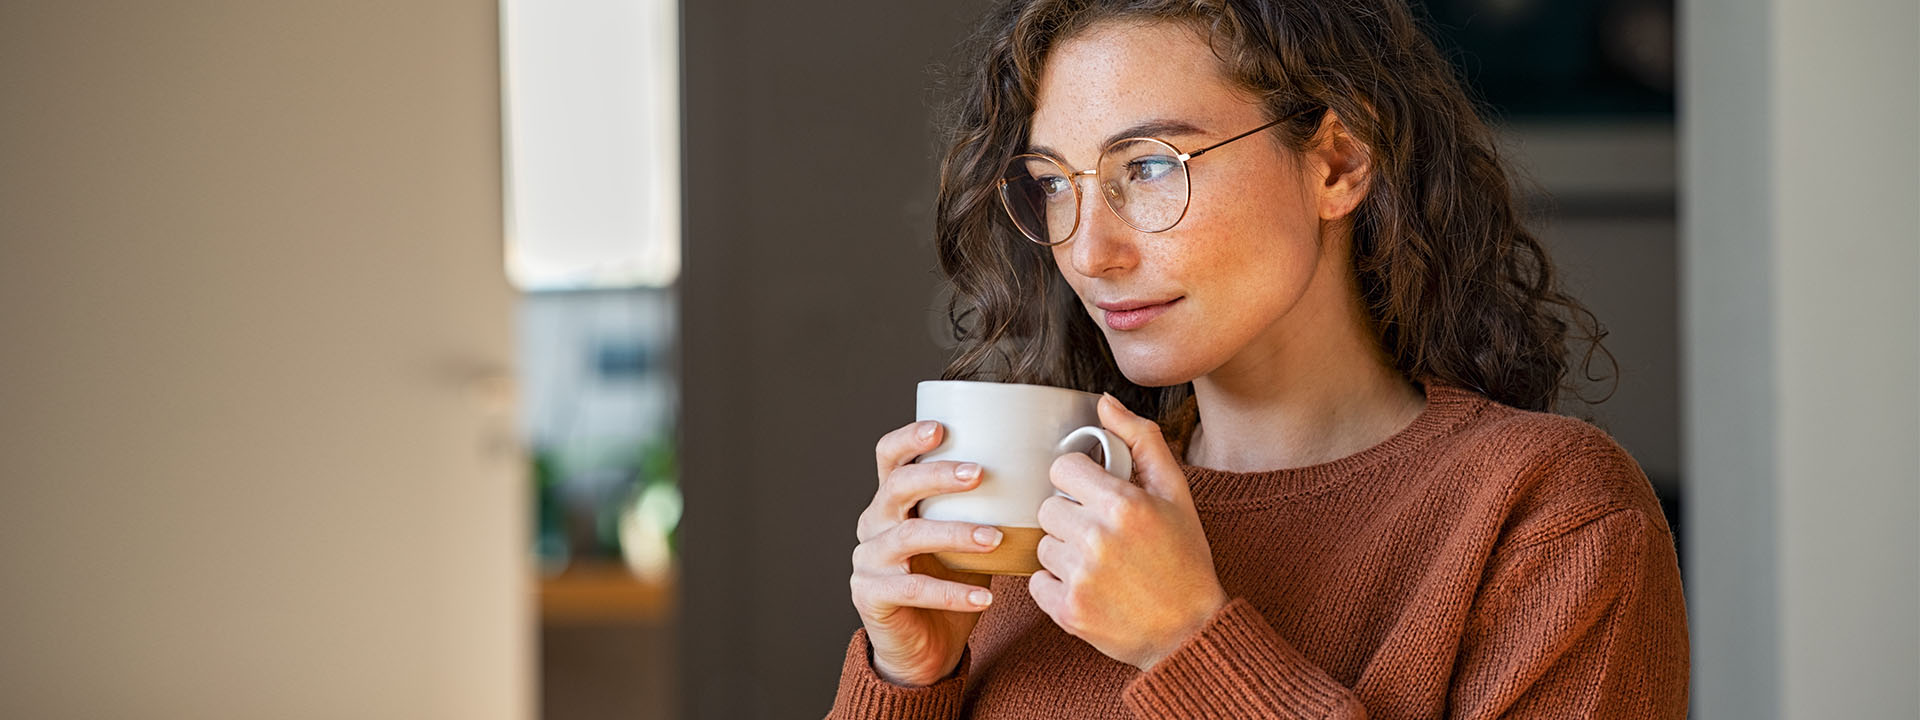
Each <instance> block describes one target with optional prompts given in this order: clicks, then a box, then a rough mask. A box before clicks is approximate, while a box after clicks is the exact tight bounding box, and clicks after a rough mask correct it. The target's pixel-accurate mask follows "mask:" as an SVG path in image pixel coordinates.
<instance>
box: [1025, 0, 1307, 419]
mask: <svg viewBox="0 0 1920 720" xmlns="http://www.w3.org/2000/svg"><path fill="white" fill-rule="evenodd" d="M1038 100H1039V102H1038V107H1037V110H1036V111H1035V113H1034V116H1033V126H1032V133H1031V135H1030V137H1031V139H1032V144H1033V147H1035V148H1049V149H1051V154H1053V155H1055V157H1057V158H1058V159H1060V160H1062V161H1064V162H1065V163H1066V165H1067V168H1068V169H1069V170H1076V171H1077V170H1084V169H1087V168H1092V167H1094V166H1095V164H1096V162H1097V160H1098V158H1099V155H1100V151H1101V149H1102V148H1103V147H1105V146H1106V144H1107V142H1108V141H1109V140H1110V139H1113V138H1117V137H1127V136H1132V135H1148V136H1152V137H1158V138H1160V139H1162V140H1165V141H1167V142H1169V143H1171V144H1172V145H1173V146H1174V147H1176V148H1179V149H1180V151H1181V152H1192V151H1194V150H1195V149H1198V148H1202V147H1205V146H1208V145H1211V144H1213V143H1217V142H1219V141H1221V140H1225V139H1227V138H1230V137H1233V136H1235V135H1238V134H1240V133H1243V132H1246V131H1248V130H1251V129H1253V128H1256V127H1259V126H1261V125H1263V124H1265V123H1266V122H1267V121H1268V120H1269V119H1270V118H1268V117H1267V115H1266V114H1265V113H1264V111H1263V109H1262V108H1261V106H1259V105H1258V104H1256V103H1254V102H1252V101H1250V100H1249V99H1248V98H1247V97H1245V96H1244V95H1243V94H1242V93H1240V92H1237V91H1236V90H1235V88H1234V86H1233V85H1232V84H1231V83H1230V81H1229V79H1228V78H1227V77H1226V76H1225V74H1224V71H1223V69H1222V68H1221V66H1220V63H1219V61H1218V60H1217V59H1216V58H1215V57H1214V56H1213V53H1212V51H1211V50H1210V49H1209V48H1208V47H1207V46H1206V44H1205V42H1204V40H1203V39H1202V38H1201V37H1200V36H1199V35H1198V34H1196V33H1195V32H1194V31H1192V30H1190V29H1188V28H1187V27H1186V26H1183V25H1177V24H1169V23H1132V22H1109V23H1104V24H1100V25H1096V26H1094V27H1093V28H1091V29H1089V30H1087V31H1084V32H1082V33H1080V34H1078V35H1075V36H1073V37H1072V38H1070V39H1069V40H1067V41H1066V42H1064V43H1062V44H1060V45H1059V46H1058V47H1057V48H1055V49H1054V50H1053V51H1052V53H1051V54H1050V55H1049V56H1048V58H1047V62H1046V66H1045V70H1044V73H1043V75H1042V77H1041V81H1040V92H1039V98H1038ZM1148 125H1152V126H1156V129H1154V130H1151V131H1149V132H1144V133H1143V132H1139V131H1138V130H1137V129H1138V128H1141V127H1143V126H1148ZM1183 127H1184V128H1185V129H1182V128H1183ZM1306 164H1307V163H1305V162H1302V161H1301V160H1300V159H1299V158H1298V157H1296V156H1295V155H1294V154H1293V153H1290V152H1288V151H1286V150H1284V149H1283V148H1282V147H1281V146H1280V145H1279V143H1278V141H1277V140H1275V139H1274V137H1273V134H1272V132H1263V133H1259V134H1256V135H1253V136H1250V137H1247V138H1243V139H1241V140H1237V141H1235V142H1233V143H1230V144H1228V145H1225V146H1222V147H1220V148H1219V149H1216V150H1213V151H1211V152H1208V153H1207V154H1205V155H1202V156H1200V157H1198V158H1195V159H1193V160H1191V161H1189V162H1188V165H1187V168H1188V172H1189V175H1190V178H1191V180H1190V181H1191V184H1192V195H1191V200H1190V202H1189V205H1188V208H1187V213H1186V216H1185V217H1184V218H1182V219H1181V221H1180V222H1179V224H1178V225H1175V226H1174V227H1173V228H1172V229H1170V230H1166V231H1164V232H1159V233H1144V232H1140V231H1138V230H1135V229H1134V228H1132V227H1131V226H1129V225H1127V224H1126V223H1125V222H1124V221H1122V220H1121V219H1120V218H1119V217H1118V216H1116V215H1114V213H1113V212H1112V211H1111V210H1109V209H1108V208H1107V205H1106V203H1104V202H1103V201H1102V200H1101V198H1100V195H1099V189H1098V187H1097V186H1096V185H1095V184H1094V181H1093V179H1092V178H1087V177H1082V178H1079V179H1078V180H1077V182H1079V183H1080V190H1081V198H1082V200H1081V203H1080V216H1079V225H1078V227H1077V229H1076V230H1075V231H1074V233H1073V235H1072V237H1071V238H1070V239H1069V240H1068V241H1067V242H1065V243H1063V244H1061V245H1058V246H1055V247H1054V248H1053V256H1054V260H1055V261H1056V262H1057V264H1058V265H1059V267H1060V272H1061V274H1062V275H1064V276H1065V277H1066V280H1067V283H1068V284H1070V285H1071V286H1072V287H1073V290H1074V292H1075V293H1077V294H1078V295H1079V297H1080V301H1081V304H1082V306H1083V307H1085V308H1086V311H1087V313H1088V314H1089V315H1090V316H1091V317H1092V318H1093V322H1094V324H1095V325H1098V326H1099V327H1100V329H1101V331H1102V332H1104V333H1105V334H1106V338H1107V342H1108V344H1109V345H1110V346H1111V347H1112V348H1113V353H1114V358H1115V360H1116V361H1117V362H1118V364H1119V366H1120V370H1121V372H1123V373H1125V374H1126V375H1127V377H1128V379H1130V380H1132V381H1133V382H1135V383H1137V384H1140V385H1146V386H1164V385H1172V384H1177V383H1182V382H1187V381H1190V380H1193V379H1195V378H1197V377H1200V376H1202V375H1207V374H1210V373H1214V372H1215V371H1217V370H1220V369H1221V368H1223V367H1225V366H1228V365H1229V364H1231V363H1233V362H1234V361H1235V360H1236V358H1241V359H1242V361H1241V364H1257V363H1259V362H1260V361H1261V358H1263V357H1267V356H1269V355H1270V354H1271V353H1275V352H1285V351H1286V347H1287V345H1288V338H1289V337H1290V336H1291V337H1295V338H1298V337H1304V336H1305V334H1303V333H1302V330H1303V328H1301V327H1299V326H1300V325H1301V323H1310V322H1325V321H1329V320H1327V319H1325V318H1314V317H1301V315H1302V314H1301V313H1296V314H1295V316H1294V317H1292V318H1290V317H1289V313H1290V311H1293V310H1295V309H1296V308H1297V307H1300V306H1301V305H1302V303H1301V298H1302V297H1303V296H1304V295H1306V294H1307V291H1308V290H1309V286H1310V285H1312V284H1313V281H1314V279H1315V274H1316V269H1317V268H1319V266H1320V265H1321V264H1322V263H1321V261H1322V250H1323V248H1322V247H1321V246H1320V227H1321V225H1320V215H1319V210H1318V202H1319V197H1318V196H1317V194H1316V193H1315V192H1314V191H1313V190H1312V187H1313V186H1314V185H1316V184H1317V183H1314V182H1311V181H1310V180H1309V179H1308V177H1307V176H1306V173H1305V171H1304V170H1303V167H1304V166H1305V165H1306ZM1307 314H1308V315H1311V313H1307ZM1307 334H1310V333H1307ZM1294 344H1296V345H1297V344H1299V343H1294Z"/></svg>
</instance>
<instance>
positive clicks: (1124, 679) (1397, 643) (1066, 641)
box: [828, 382, 1688, 720]
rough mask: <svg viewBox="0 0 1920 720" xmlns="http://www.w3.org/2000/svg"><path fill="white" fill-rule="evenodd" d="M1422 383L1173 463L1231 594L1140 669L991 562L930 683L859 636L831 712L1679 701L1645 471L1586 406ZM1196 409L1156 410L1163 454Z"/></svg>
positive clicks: (1183, 715)
mask: <svg viewBox="0 0 1920 720" xmlns="http://www.w3.org/2000/svg"><path fill="white" fill-rule="evenodd" d="M1425 392H1426V396H1427V407H1426V410H1425V411H1423V412H1422V413H1421V414H1420V415H1419V416H1418V417H1417V418H1416V419H1415V420H1414V421H1413V422H1412V423H1411V424H1410V425H1408V426H1407V427H1406V428H1404V429H1402V430H1401V431H1400V432H1399V433H1397V434H1395V435H1394V436H1393V437H1391V438H1388V439H1387V440H1386V441H1384V442H1382V443H1380V444H1379V445H1376V446H1374V447H1372V448H1369V449H1367V450H1364V451H1361V452H1359V453H1357V454H1354V455H1351V456H1348V457H1346V458H1342V459H1340V460H1336V461H1333V462H1330V463H1325V464H1322V465H1316V466H1312V467H1305V468H1295V469H1287V470H1278V471H1272V472H1258V473H1233V472H1223V471H1219V470H1211V469H1206V468H1200V467H1193V466H1185V465H1183V466H1182V469H1183V470H1184V471H1185V472H1186V476H1187V479H1188V482H1189V484H1190V486H1191V487H1192V492H1193V497H1194V503H1195V505H1196V507H1197V508H1198V509H1199V513H1200V520H1201V522H1202V524H1203V525H1204V526H1205V528H1206V533H1207V541H1208V543H1209V545H1210V546H1211V547H1212V549H1213V555H1214V567H1215V569H1216V570H1217V572H1218V575H1219V578H1220V583H1221V585H1222V586H1223V587H1224V588H1225V590H1226V592H1227V595H1228V597H1230V598H1232V600H1231V601H1230V602H1228V603H1227V605H1226V606H1225V607H1223V608H1221V610H1220V611H1219V612H1218V613H1216V614H1215V615H1214V616H1213V617H1212V618H1210V619H1209V621H1208V623H1207V624H1206V625H1205V626H1204V627H1203V628H1202V629H1201V630H1200V631H1199V632H1197V633H1195V634H1194V635H1193V636H1192V637H1190V638H1188V639H1187V641H1186V642H1185V643H1184V644H1183V645H1182V646H1181V647H1180V648H1179V649H1177V650H1176V651H1175V652H1173V653H1172V654H1170V655H1168V656H1167V657H1166V658H1164V659H1162V660H1161V661H1160V662H1159V663H1158V664H1156V665H1154V666H1153V667H1152V668H1150V669H1149V670H1147V671H1145V672H1142V671H1139V670H1137V669H1135V668H1133V667H1132V666H1129V665H1126V664H1124V663H1121V662H1118V661H1116V660H1113V659H1111V658H1108V657H1106V656H1104V655H1101V654H1100V653H1099V651H1097V650H1095V649H1093V647H1092V646H1090V645H1088V644H1086V643H1085V642H1083V641H1081V640H1079V639H1078V638H1075V637H1073V636H1070V635H1068V634H1066V633H1065V632H1063V631H1062V630H1060V628H1059V627H1057V626H1055V625H1054V624H1053V621H1052V620H1050V619H1049V618H1048V617H1047V616H1046V615H1045V614H1044V613H1042V612H1040V610H1039V609H1038V608H1037V607H1035V606H1034V603H1033V599H1032V598H1031V597H1030V596H1029V595H1028V594H1027V589H1026V584H1027V583H1026V579H1025V578H1017V577H996V578H994V580H993V596H994V599H995V603H994V606H993V607H992V608H991V609H989V610H987V611H986V614H985V616H984V617H982V618H981V621H980V624H979V625H978V627H976V628H975V629H974V632H973V635H972V637H971V638H970V639H969V641H968V643H969V644H968V649H967V652H966V654H965V655H963V657H962V659H961V662H960V664H959V666H958V667H957V668H955V671H954V672H953V673H952V674H951V675H950V676H948V677H947V678H945V679H943V680H941V681H940V682H938V683H935V684H933V685H930V686H927V687H922V688H906V687H900V686H896V685H893V684H892V683H889V682H887V681H886V680H884V679H881V678H880V677H879V676H878V675H877V674H876V673H875V672H874V670H873V665H872V661H871V659H870V657H869V646H868V644H867V638H866V634H865V631H864V630H859V631H856V632H855V633H854V636H853V641H852V643H851V644H850V645H849V646H848V648H847V655H846V658H845V664H844V665H843V666H842V670H841V679H840V688H839V693H838V694H837V696H836V697H835V701H834V706H833V709H832V711H831V712H830V714H829V715H828V718H829V719H830V720H833V719H852V718H889V719H891V718H901V719H905V718H913V719H914V720H929V719H943V718H963V717H964V718H1010V719H1011V718H1033V719H1036V720H1037V719H1040V718H1048V719H1052V718H1075V719H1080V718H1085V719H1089V720H1092V719H1100V718H1114V719H1116V720H1117V719H1119V718H1141V719H1154V720H1160V719H1164V720H1176V719H1177V720H1191V719H1193V718H1237V719H1254V718H1345V719H1358V718H1441V717H1446V718H1576V717H1577V718H1684V717H1685V716H1686V714H1687V669H1688V668H1687V625H1686V607H1685V604H1684V600H1683V599H1682V597H1681V588H1680V570H1679V566H1678V564H1677V562H1676V559H1675V556H1674V547H1673V533H1672V531H1671V530H1670V529H1669V528H1668V527H1667V523H1666V520H1665V518H1664V517H1663V516H1662V515H1661V513H1660V505H1659V501H1658V500H1657V499H1656V498H1655V497H1654V494H1653V489H1652V487H1651V486H1650V485H1649V484H1648V483H1647V479H1646V476H1645V475H1644V474H1643V473H1642V472H1641V471H1640V467H1639V465H1637V464H1636V463H1635V462H1634V461H1633V458H1631V457H1629V456H1628V455H1627V453H1626V452H1625V451H1624V450H1622V449H1621V448H1620V446H1619V445H1618V444H1616V443H1615V442H1614V441H1613V440H1612V438H1610V437H1608V436H1607V435H1606V433H1604V432H1601V431H1600V430H1599V429H1597V428H1594V427H1593V426H1591V425H1588V424H1586V423H1583V422H1580V421H1578V420H1575V419H1572V418H1567V417H1562V416H1557V415H1550V414H1544V413H1535V412H1525V411H1521V410H1516V409H1513V408H1510V407H1507V406H1504V405H1500V404H1498V403H1493V402H1491V401H1489V400H1487V399H1486V398H1484V397H1482V396H1480V395H1478V394H1476V393H1473V392H1471V391H1468V390H1465V389H1462V388H1458V387H1453V386H1449V385H1444V384H1440V383H1438V382H1428V383H1426V385H1425ZM1198 422H1199V419H1198V418H1197V417H1196V412H1195V409H1194V408H1193V407H1192V405H1191V403H1189V405H1188V406H1186V407H1184V408H1181V409H1180V411H1178V412H1176V413H1175V414H1174V416H1173V417H1172V418H1171V420H1170V421H1169V422H1168V423H1167V424H1166V425H1165V428H1164V430H1165V434H1166V436H1167V439H1168V443H1169V445H1170V446H1171V447H1172V449H1173V452H1174V457H1181V458H1183V457H1185V456H1186V453H1185V446H1186V441H1187V439H1188V438H1189V437H1191V435H1192V432H1193V428H1194V426H1195V425H1196V424H1197V423H1198Z"/></svg>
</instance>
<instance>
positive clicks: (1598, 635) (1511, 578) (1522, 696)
mask: <svg viewBox="0 0 1920 720" xmlns="http://www.w3.org/2000/svg"><path fill="white" fill-rule="evenodd" d="M1588 516H1589V517H1590V518H1591V519H1588V520H1584V521H1577V522H1571V523H1568V525H1567V529H1566V530H1564V531H1563V532H1556V533H1553V534H1551V535H1550V536H1548V537H1545V538H1543V539H1540V540H1537V541H1533V542H1529V543H1525V544H1522V545H1519V546H1516V547H1514V548H1512V549H1510V550H1508V551H1505V552H1501V553H1496V554H1495V556H1494V557H1493V558H1492V559H1491V560H1490V561H1489V566H1488V571H1487V575H1486V578H1485V580H1484V581H1483V582H1482V584H1481V586H1480V590H1479V593H1478V596H1477V597H1476V598H1475V599H1474V606H1473V610H1472V612H1471V613H1470V614H1469V615H1468V618H1467V624H1466V627H1465V628H1464V631H1463V633H1462V637H1461V644H1460V651H1459V657H1458V659H1457V662H1456V664H1455V670H1454V680H1453V684H1452V687H1451V691H1450V693H1449V698H1448V700H1449V702H1448V704H1449V705H1450V706H1451V712H1450V713H1449V715H1450V716H1452V717H1455V718H1463V719H1481V718H1532V717H1579V718H1622V719H1625V718H1636V719H1637V718H1684V717H1686V714H1687V709H1686V708H1687V671H1688V667H1687V625H1686V622H1687V621H1686V605H1685V601H1684V600H1683V599H1682V597H1681V588H1680V568H1679V564H1678V562H1677V559H1676V557H1675V555H1674V548H1673V536H1672V534H1671V532H1670V531H1669V530H1667V527H1666V524H1665V523H1664V522H1662V521H1659V520H1658V519H1656V518H1654V517H1649V516H1648V515H1647V514H1646V513H1645V512H1643V511H1641V510H1637V509H1608V510H1604V511H1600V510H1596V511H1593V512H1590V513H1589V514H1588Z"/></svg>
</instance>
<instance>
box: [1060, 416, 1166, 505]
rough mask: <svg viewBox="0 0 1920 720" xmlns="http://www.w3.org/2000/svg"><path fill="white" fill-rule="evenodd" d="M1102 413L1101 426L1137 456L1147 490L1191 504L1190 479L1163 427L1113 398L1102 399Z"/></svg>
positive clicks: (1135, 461)
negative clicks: (1169, 444)
mask: <svg viewBox="0 0 1920 720" xmlns="http://www.w3.org/2000/svg"><path fill="white" fill-rule="evenodd" d="M1099 412H1100V424H1101V425H1103V426H1105V427H1106V428H1107V429H1108V430H1109V431H1112V432H1113V434H1115V435H1119V436H1120V439H1121V440H1122V441H1125V442H1126V443H1127V449H1128V450H1130V451H1132V452H1133V466H1134V472H1135V473H1137V474H1139V475H1140V479H1141V480H1142V482H1143V487H1145V488H1146V489H1147V490H1148V491H1149V492H1152V493H1153V494H1155V495H1158V496H1159V497H1161V498H1162V499H1166V500H1175V499H1186V500H1187V501H1188V502H1191V496H1190V495H1188V489H1187V476H1186V475H1185V474H1184V473H1182V472H1180V463H1179V461H1177V460H1175V459H1174V457H1173V451H1172V450H1169V449H1167V438H1166V436H1165V435H1162V434H1161V433H1160V424H1159V423H1156V422H1154V421H1152V420H1149V419H1147V418H1143V417H1140V416H1139V415H1135V414H1133V411H1131V410H1128V409H1127V406H1126V405H1123V404H1121V403H1120V400H1119V399H1117V398H1115V397H1114V396H1112V395H1102V396H1101V398H1100V405H1099ZM1068 494H1070V495H1071V494H1072V491H1068ZM1075 497H1079V496H1077V495H1076V496H1075Z"/></svg>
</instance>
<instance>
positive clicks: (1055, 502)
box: [1035, 495, 1098, 542]
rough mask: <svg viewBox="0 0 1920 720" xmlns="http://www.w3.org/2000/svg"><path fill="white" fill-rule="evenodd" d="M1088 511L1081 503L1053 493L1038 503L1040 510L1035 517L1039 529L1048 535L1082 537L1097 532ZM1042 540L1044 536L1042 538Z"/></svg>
mask: <svg viewBox="0 0 1920 720" xmlns="http://www.w3.org/2000/svg"><path fill="white" fill-rule="evenodd" d="M1089 513H1090V511H1089V510H1088V509H1087V508H1086V507H1085V506H1083V505H1079V504H1077V503H1075V502H1073V501H1072V500H1068V499H1066V498H1063V497H1060V496H1059V495H1055V496H1053V497H1050V498H1047V499H1046V500H1045V501H1043V502H1041V503H1040V512H1039V513H1037V514H1036V515H1035V517H1036V518H1037V519H1038V520H1039V521H1040V529H1041V530H1045V531H1046V533H1047V536H1048V537H1054V538H1059V539H1062V540H1067V539H1072V538H1084V537H1088V536H1090V535H1093V534H1095V533H1096V532H1097V530H1098V527H1097V526H1096V524H1095V521H1094V519H1093V518H1092V517H1090V516H1089ZM1042 541H1043V542H1044V541H1045V540H1044V538H1043V539H1042Z"/></svg>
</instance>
